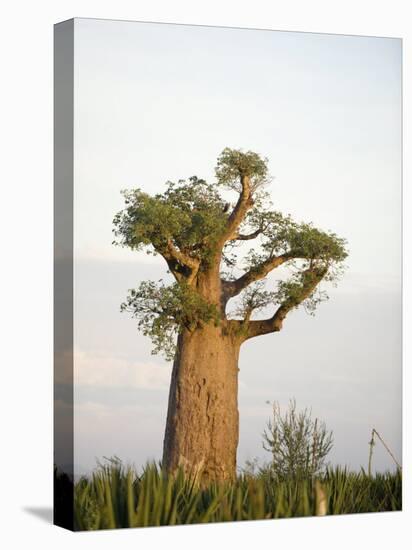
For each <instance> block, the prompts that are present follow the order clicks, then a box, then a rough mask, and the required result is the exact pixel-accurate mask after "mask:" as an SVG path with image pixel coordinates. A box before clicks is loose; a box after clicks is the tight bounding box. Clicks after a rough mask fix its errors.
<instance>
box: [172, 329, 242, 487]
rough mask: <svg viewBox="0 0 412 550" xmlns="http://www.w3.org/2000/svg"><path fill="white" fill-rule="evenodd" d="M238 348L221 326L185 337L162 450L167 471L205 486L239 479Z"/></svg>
mask: <svg viewBox="0 0 412 550" xmlns="http://www.w3.org/2000/svg"><path fill="white" fill-rule="evenodd" d="M239 347H240V344H239V342H238V340H237V339H236V338H235V337H234V336H230V335H227V334H225V330H224V328H222V327H215V326H212V325H206V326H205V327H203V328H199V329H198V330H195V331H194V332H192V333H190V332H189V331H187V330H184V331H183V332H182V333H181V334H180V336H179V338H178V343H177V352H176V357H175V361H174V365H173V372H172V380H171V385H170V394H169V407H168V414H167V422H166V433H165V438H164V447H163V466H164V467H165V468H166V470H167V471H169V472H175V471H176V470H177V469H178V468H179V467H182V468H183V469H184V470H185V472H187V473H192V474H193V473H197V474H198V475H199V480H200V482H201V483H202V484H206V483H208V482H209V481H223V480H230V479H234V477H235V476H236V451H237V445H238V439H239V412H238V406H237V393H238V358H239Z"/></svg>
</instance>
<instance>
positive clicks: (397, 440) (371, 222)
mask: <svg viewBox="0 0 412 550" xmlns="http://www.w3.org/2000/svg"><path fill="white" fill-rule="evenodd" d="M400 121H401V41H400V40H399V39H389V38H369V37H353V36H336V35H320V34H309V33H293V32H276V31H256V30H243V29H228V28H212V27H191V26H180V25H165V24H149V23H131V22H120V21H102V20H92V19H77V20H76V22H75V372H76V387H75V399H76V403H75V471H77V472H83V471H87V470H90V469H91V468H93V466H94V465H95V458H102V456H103V455H104V456H111V455H114V454H116V455H117V456H119V457H120V458H122V459H123V460H124V461H125V462H131V463H134V464H135V465H136V466H138V467H139V466H140V465H142V464H144V462H145V461H146V460H147V459H156V460H159V459H160V458H161V449H162V441H163V433H164V423H165V418H166V408H167V394H168V383H169V379H170V369H171V366H170V364H168V363H166V362H165V361H163V359H162V358H161V357H159V356H152V355H151V353H150V349H151V342H150V340H148V339H147V338H145V337H143V336H142V335H141V334H139V333H138V332H137V327H136V322H135V321H133V320H132V319H131V318H130V317H128V316H127V314H124V313H123V314H120V312H119V306H120V303H121V302H122V301H123V300H124V298H125V296H126V294H127V290H128V289H129V288H132V287H135V286H137V285H138V283H139V282H140V281H141V280H144V279H153V280H157V279H159V278H160V277H161V276H162V275H163V274H164V273H165V271H166V270H165V267H164V265H163V264H162V263H161V260H153V259H151V258H150V257H147V256H145V255H143V254H137V253H135V252H134V253H133V252H131V251H128V250H124V249H120V248H118V247H114V246H112V245H111V242H112V240H113V236H112V220H113V216H114V214H115V213H116V212H117V211H118V210H120V209H121V208H122V206H123V203H122V197H121V195H120V190H121V189H128V188H129V189H130V188H134V187H140V188H142V189H144V190H145V191H147V192H149V193H155V192H160V191H161V190H162V189H163V185H164V182H165V181H166V180H177V179H180V178H186V177H189V176H191V175H194V174H196V175H198V176H199V177H204V178H205V179H208V180H211V181H213V177H214V176H213V174H214V166H215V163H216V158H217V156H218V155H219V153H220V152H221V151H222V149H223V148H224V147H232V148H242V149H245V150H248V149H250V150H253V151H256V152H257V153H260V154H261V155H262V156H267V157H268V158H269V169H270V172H271V174H272V175H273V177H274V180H273V182H272V185H271V188H270V190H271V195H272V200H273V202H274V205H275V208H276V209H277V210H281V211H282V212H284V213H285V214H287V213H290V214H292V215H293V216H294V217H295V218H296V219H297V220H298V221H313V222H314V224H315V225H317V226H319V227H320V228H322V229H331V230H332V231H334V232H336V233H337V234H338V235H339V236H342V237H345V238H346V239H347V240H348V248H349V252H350V256H349V258H348V261H347V266H348V268H347V272H346V274H345V276H344V278H343V280H342V281H341V283H340V284H339V287H338V288H337V289H331V290H330V292H329V293H330V300H329V302H327V303H325V304H322V305H321V306H320V308H319V310H318V312H317V314H316V317H315V318H312V317H310V316H308V315H307V314H306V313H305V312H304V311H303V310H299V311H295V312H293V313H292V314H291V315H290V316H289V317H288V319H287V320H286V322H285V324H284V330H283V331H282V332H280V333H278V334H274V335H270V336H265V337H262V338H257V339H254V340H253V341H251V342H248V343H247V344H245V345H244V346H243V348H242V350H241V358H240V365H239V366H240V379H239V380H240V390H239V411H240V444H239V450H238V463H239V465H240V466H241V465H242V464H243V463H244V461H245V459H248V458H249V459H250V458H253V457H260V459H261V460H263V459H265V460H267V459H269V455H267V453H265V452H264V451H263V450H262V445H261V433H262V431H263V429H264V427H265V423H266V421H267V419H268V417H269V414H270V406H269V405H267V404H266V401H273V400H278V401H279V402H280V403H281V405H283V406H285V405H286V404H287V403H288V401H289V399H291V398H293V397H295V398H296V400H297V405H298V407H299V408H304V407H306V406H307V407H312V411H313V414H314V415H316V416H318V417H319V418H320V419H321V420H323V421H325V422H326V424H327V427H328V428H329V429H331V430H333V432H334V436H335V445H334V448H333V451H332V453H331V455H330V459H331V461H332V462H333V463H339V464H347V465H349V466H350V467H352V468H354V469H358V468H359V467H360V465H363V466H364V467H366V464H367V456H368V441H369V439H370V432H371V429H372V427H374V428H376V429H377V430H378V431H379V432H380V433H381V434H382V435H383V437H384V438H385V440H386V441H387V442H388V444H389V446H390V447H391V448H392V450H393V452H394V453H395V455H396V456H397V457H399V459H400V457H401V294H400V290H401V289H400V277H401V263H400V262H401V259H400V254H401V241H400V234H401V233H400V231H401V220H400V214H401V208H400V200H401V187H400V185H401V183H400V178H401V126H400ZM374 460H375V466H376V468H377V469H379V470H384V469H386V468H391V467H392V463H391V459H390V457H389V456H388V455H387V454H386V453H385V452H384V451H383V450H382V449H381V448H379V446H378V445H377V447H376V448H375V458H374Z"/></svg>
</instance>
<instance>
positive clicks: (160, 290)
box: [121, 280, 220, 360]
mask: <svg viewBox="0 0 412 550" xmlns="http://www.w3.org/2000/svg"><path fill="white" fill-rule="evenodd" d="M121 311H127V312H129V313H131V314H132V317H134V318H135V319H137V321H138V328H139V329H140V330H141V331H142V333H143V334H144V335H145V336H149V337H150V338H151V340H152V342H153V346H154V347H153V350H152V354H157V353H163V354H164V356H165V358H166V359H167V360H172V359H173V356H174V353H175V348H176V344H175V341H176V335H177V334H178V332H179V329H180V328H181V327H185V328H186V329H188V330H194V329H195V328H197V327H198V326H200V325H201V324H202V323H209V322H214V323H216V324H217V323H219V320H220V318H219V312H218V311H217V308H216V306H215V305H214V304H209V303H208V302H206V301H205V300H204V299H203V298H202V297H201V296H200V295H199V294H198V293H196V292H195V291H194V290H193V289H192V288H191V287H189V286H188V285H186V284H177V283H174V284H172V285H165V284H164V283H163V281H162V280H160V281H159V282H158V283H156V282H154V281H143V282H142V283H140V285H139V287H138V288H137V289H131V290H129V294H128V296H127V298H126V301H125V302H124V303H123V304H122V305H121Z"/></svg>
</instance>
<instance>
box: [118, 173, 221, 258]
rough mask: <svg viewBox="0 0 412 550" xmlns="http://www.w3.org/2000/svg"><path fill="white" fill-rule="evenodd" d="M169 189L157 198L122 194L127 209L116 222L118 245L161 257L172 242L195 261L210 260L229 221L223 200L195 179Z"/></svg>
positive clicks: (168, 186) (138, 191) (170, 183)
mask: <svg viewBox="0 0 412 550" xmlns="http://www.w3.org/2000/svg"><path fill="white" fill-rule="evenodd" d="M166 186H167V187H166V191H165V192H164V193H163V194H157V195H155V196H154V197H151V196H150V195H148V194H147V193H144V192H143V191H141V190H140V189H135V190H132V191H124V192H123V195H124V197H125V204H126V208H125V209H124V210H122V211H121V212H118V213H117V214H116V216H115V218H114V220H113V223H114V226H115V229H114V233H115V236H116V238H117V240H116V241H115V244H119V245H122V246H126V247H129V248H131V249H134V250H141V249H142V248H144V247H147V246H149V245H151V246H152V250H153V252H154V253H160V254H162V253H164V252H165V251H167V244H168V241H172V242H173V244H174V245H175V246H176V247H177V248H178V249H179V250H180V251H181V252H183V253H185V254H188V255H190V256H191V257H192V258H197V259H203V260H207V259H208V257H209V255H210V251H211V249H212V248H213V244H214V243H215V242H216V239H217V238H218V237H219V235H220V234H221V233H222V231H223V229H224V226H225V223H226V220H227V216H226V215H225V213H224V207H225V203H224V201H223V199H222V198H221V197H220V195H219V193H218V192H217V191H216V189H215V187H213V186H212V185H210V184H208V183H206V182H205V181H204V180H202V179H199V178H197V177H196V176H193V177H191V178H189V180H188V181H185V180H179V181H178V182H177V183H173V182H167V184H166Z"/></svg>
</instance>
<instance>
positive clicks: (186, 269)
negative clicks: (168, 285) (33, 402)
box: [157, 239, 200, 285]
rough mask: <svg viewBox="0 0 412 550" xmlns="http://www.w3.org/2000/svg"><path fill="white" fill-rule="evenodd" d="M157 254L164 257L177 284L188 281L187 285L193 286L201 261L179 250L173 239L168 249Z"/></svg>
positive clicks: (168, 242) (169, 240) (168, 243)
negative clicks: (184, 280)
mask: <svg viewBox="0 0 412 550" xmlns="http://www.w3.org/2000/svg"><path fill="white" fill-rule="evenodd" d="M157 252H158V253H159V254H160V255H161V256H163V258H164V259H165V260H166V263H167V265H168V267H169V269H170V272H171V273H172V274H173V276H174V278H175V279H176V281H177V282H181V281H182V280H183V279H186V282H187V284H189V285H190V284H191V283H192V282H193V280H194V279H195V277H196V275H197V272H198V270H199V266H200V260H198V259H197V258H192V257H190V256H188V255H187V254H184V253H183V252H181V251H180V250H178V249H177V248H176V247H175V245H174V244H173V243H172V241H171V239H168V240H167V248H166V249H162V250H159V249H157Z"/></svg>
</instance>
